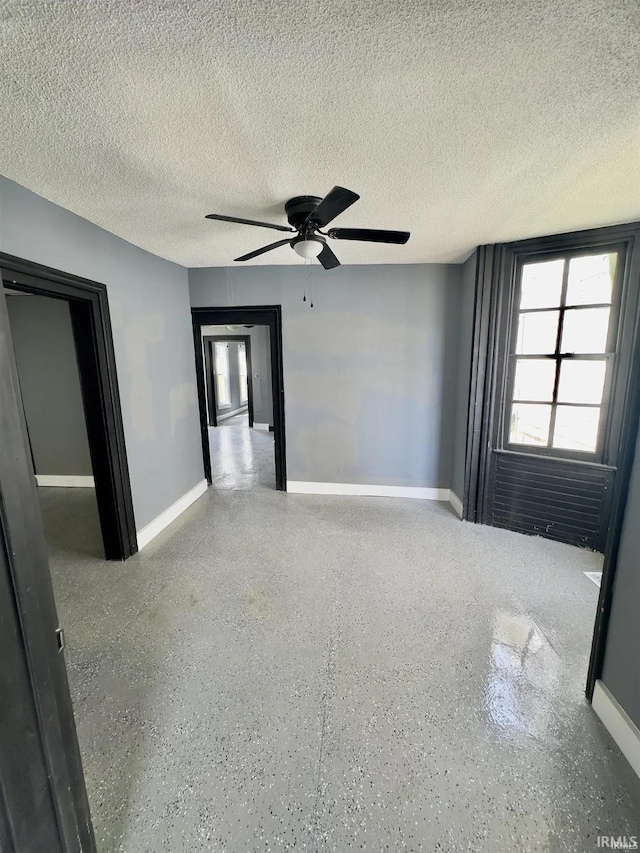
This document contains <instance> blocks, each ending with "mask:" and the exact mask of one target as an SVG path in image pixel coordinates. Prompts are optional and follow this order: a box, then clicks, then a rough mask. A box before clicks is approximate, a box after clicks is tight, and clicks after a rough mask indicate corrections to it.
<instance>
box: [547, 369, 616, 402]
mask: <svg viewBox="0 0 640 853" xmlns="http://www.w3.org/2000/svg"><path fill="white" fill-rule="evenodd" d="M606 372H607V362H606V361H604V360H602V361H569V360H566V359H565V360H564V361H563V362H562V367H561V368H560V383H559V385H558V401H559V402H560V403H601V402H602V392H603V390H604V378H605V375H606Z"/></svg>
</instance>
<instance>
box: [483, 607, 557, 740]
mask: <svg viewBox="0 0 640 853" xmlns="http://www.w3.org/2000/svg"><path fill="white" fill-rule="evenodd" d="M559 669H560V659H559V657H558V655H557V653H556V652H555V650H554V649H553V647H552V646H551V643H550V642H549V641H548V640H547V638H546V637H545V636H544V634H543V633H542V631H541V630H540V628H539V627H538V626H537V625H536V623H535V622H534V621H533V620H531V619H530V618H529V617H528V616H526V615H516V614H513V613H508V612H506V611H503V610H498V611H497V612H496V614H495V617H494V623H493V636H492V641H491V651H490V655H489V674H488V678H487V686H486V691H485V701H484V707H485V709H486V713H487V718H488V720H489V722H490V723H491V725H492V727H493V728H494V729H495V730H496V732H498V733H499V734H500V735H501V737H507V738H512V737H516V736H518V735H521V734H524V735H529V736H538V735H542V734H543V733H544V732H545V731H546V729H547V726H548V717H549V715H548V713H547V706H548V703H547V702H545V701H541V695H540V694H544V693H551V692H553V691H554V690H555V689H556V687H557V682H558V673H559Z"/></svg>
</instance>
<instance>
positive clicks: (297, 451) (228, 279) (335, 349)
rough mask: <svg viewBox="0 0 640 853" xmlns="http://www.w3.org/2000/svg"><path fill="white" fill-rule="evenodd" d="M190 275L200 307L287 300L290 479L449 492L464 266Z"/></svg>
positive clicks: (221, 270) (230, 270)
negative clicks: (307, 294)
mask: <svg viewBox="0 0 640 853" xmlns="http://www.w3.org/2000/svg"><path fill="white" fill-rule="evenodd" d="M303 276H304V267H303V266H302V264H301V265H300V266H288V267H281V266H272V267H267V266H260V267H212V268H202V269H192V270H189V282H190V290H191V302H192V305H194V306H202V307H204V306H216V307H224V306H229V305H282V314H283V349H284V390H285V411H286V432H287V476H288V478H289V479H290V480H300V481H310V482H328V483H356V484H366V485H385V486H387V485H388V486H409V487H432V488H445V489H448V488H450V486H451V476H452V458H453V435H454V425H455V414H456V389H457V365H458V346H459V324H460V318H459V311H460V290H461V267H460V266H458V265H444V264H411V265H393V266H386V265H385V266H381V265H371V266H355V265H351V266H349V265H344V266H342V267H340V268H338V269H336V270H332V271H331V272H325V271H324V270H322V269H321V268H320V267H319V266H317V265H314V266H313V267H312V277H313V287H314V304H315V307H314V308H310V307H309V301H307V302H303V301H302V295H303Z"/></svg>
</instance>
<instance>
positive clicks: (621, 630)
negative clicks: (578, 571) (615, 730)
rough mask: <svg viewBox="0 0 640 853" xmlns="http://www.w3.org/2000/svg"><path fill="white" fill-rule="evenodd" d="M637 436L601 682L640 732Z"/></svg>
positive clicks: (639, 450) (639, 469)
mask: <svg viewBox="0 0 640 853" xmlns="http://www.w3.org/2000/svg"><path fill="white" fill-rule="evenodd" d="M639 554H640V433H638V439H637V444H636V452H635V459H634V462H633V468H632V471H631V482H630V484H629V495H628V498H627V506H626V508H625V513H624V524H623V527H622V536H621V538H620V550H619V551H618V562H617V568H616V576H615V580H614V586H613V600H612V602H611V616H610V619H609V628H608V631H607V644H606V651H605V656H604V664H603V668H602V681H603V682H604V684H605V685H606V686H607V687H608V688H609V690H610V691H611V693H612V695H613V696H614V697H615V698H616V699H617V701H618V702H619V703H620V705H621V706H622V708H623V709H624V710H625V712H626V713H627V714H628V716H629V718H630V719H631V720H632V721H633V723H635V725H636V726H637V727H638V729H640V630H639V629H638V602H640V559H639V557H638V555H639Z"/></svg>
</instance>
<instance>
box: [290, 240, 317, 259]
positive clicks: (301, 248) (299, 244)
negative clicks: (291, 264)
mask: <svg viewBox="0 0 640 853" xmlns="http://www.w3.org/2000/svg"><path fill="white" fill-rule="evenodd" d="M291 245H292V246H293V251H294V252H295V253H296V254H297V255H300V257H301V258H305V259H306V260H308V259H309V258H317V257H318V255H319V254H320V252H321V251H322V248H323V246H324V243H323V242H322V241H321V240H316V239H315V238H314V237H306V238H303V239H302V240H296V241H295V242H293V243H292V244H291Z"/></svg>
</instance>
